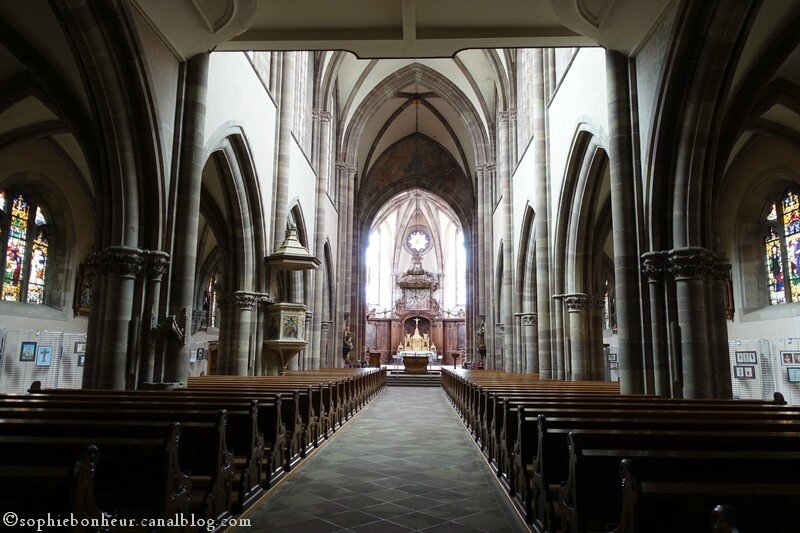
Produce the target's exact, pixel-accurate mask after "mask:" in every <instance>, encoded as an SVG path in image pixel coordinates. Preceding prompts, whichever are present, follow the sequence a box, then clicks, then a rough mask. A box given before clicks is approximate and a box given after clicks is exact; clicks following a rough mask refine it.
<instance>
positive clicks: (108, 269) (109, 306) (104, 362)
mask: <svg viewBox="0 0 800 533" xmlns="http://www.w3.org/2000/svg"><path fill="white" fill-rule="evenodd" d="M99 266H100V269H101V271H102V272H103V273H105V275H106V286H105V291H104V295H103V296H104V300H105V305H104V306H103V316H102V317H101V319H102V320H103V338H102V341H101V343H100V346H99V350H98V354H99V356H100V357H99V360H98V362H99V372H98V373H97V376H98V380H97V388H99V389H124V388H125V382H126V376H125V369H126V367H127V361H128V357H129V356H130V354H129V353H128V352H129V350H128V340H129V339H130V324H131V318H132V312H133V292H134V288H135V285H136V276H137V275H138V274H139V272H140V271H141V270H142V267H143V266H144V259H143V258H142V251H141V250H139V249H138V248H131V247H128V246H112V247H110V248H106V249H105V250H104V251H103V253H102V256H101V257H100V259H99Z"/></svg>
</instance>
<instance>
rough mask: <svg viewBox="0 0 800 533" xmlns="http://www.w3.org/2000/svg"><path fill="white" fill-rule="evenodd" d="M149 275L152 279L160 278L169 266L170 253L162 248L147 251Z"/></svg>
mask: <svg viewBox="0 0 800 533" xmlns="http://www.w3.org/2000/svg"><path fill="white" fill-rule="evenodd" d="M146 257H147V276H148V277H149V278H150V279H154V280H160V279H161V276H163V275H164V272H166V271H167V267H168V266H169V254H168V253H167V252H162V251H160V250H150V251H148V252H146Z"/></svg>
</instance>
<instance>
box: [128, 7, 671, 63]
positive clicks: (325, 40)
mask: <svg viewBox="0 0 800 533" xmlns="http://www.w3.org/2000/svg"><path fill="white" fill-rule="evenodd" d="M134 1H135V3H136V4H137V5H138V6H139V8H140V9H141V10H142V12H143V13H144V14H145V16H146V17H148V18H149V19H150V20H151V21H152V23H153V25H154V26H155V27H157V28H158V29H159V31H160V32H161V33H162V34H163V35H164V36H165V37H166V38H167V40H168V42H170V43H171V44H172V46H173V47H174V48H175V50H176V51H177V52H179V53H180V54H182V55H184V56H185V57H188V56H191V55H194V54H196V53H198V52H201V51H207V50H211V49H218V50H349V51H351V52H353V53H354V54H355V55H357V56H358V57H360V58H399V57H415V58H422V57H452V56H453V55H454V54H455V53H456V52H458V51H459V50H464V49H468V48H514V47H556V46H591V45H597V44H601V45H603V46H607V47H609V48H613V49H618V50H623V51H626V52H631V51H633V50H635V49H636V48H637V47H638V46H639V45H640V44H641V43H642V41H643V40H645V38H646V37H647V36H648V35H649V34H650V31H651V30H652V28H653V27H655V25H656V24H657V23H658V21H659V20H660V19H661V17H662V16H663V15H664V13H665V12H666V11H667V10H668V8H669V7H670V5H672V4H673V3H674V2H675V1H676V0H573V1H569V2H568V1H566V0H502V1H498V0H469V1H468V2H464V1H463V0H436V1H435V2H432V1H428V2H423V1H417V0H347V1H336V2H331V1H326V2H321V1H319V0H294V1H292V2H285V1H282V0H170V1H168V2H165V1H164V0H134Z"/></svg>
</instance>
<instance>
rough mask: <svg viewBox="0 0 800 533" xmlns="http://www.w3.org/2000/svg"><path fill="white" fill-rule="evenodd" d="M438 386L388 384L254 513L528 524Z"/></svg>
mask: <svg viewBox="0 0 800 533" xmlns="http://www.w3.org/2000/svg"><path fill="white" fill-rule="evenodd" d="M493 476H494V474H493V473H492V472H491V471H490V470H489V467H488V466H487V465H486V463H485V461H484V459H483V457H482V456H481V455H480V452H479V451H478V449H477V447H476V446H475V444H474V442H473V441H472V438H471V437H470V436H469V434H468V433H467V431H466V429H465V428H464V425H463V424H462V422H461V420H459V418H458V416H457V415H456V413H455V411H454V410H453V409H452V407H451V406H450V404H449V403H448V401H447V398H446V396H445V393H444V391H443V390H442V389H440V388H429V387H389V388H387V389H385V390H384V391H383V392H381V393H380V394H379V395H378V396H377V397H376V398H375V399H374V400H373V401H371V402H370V403H369V405H368V406H367V407H365V408H364V409H363V411H361V412H360V413H359V414H358V415H357V416H356V417H355V418H354V419H353V420H352V421H351V422H349V423H347V424H346V425H345V426H344V428H342V429H341V430H340V431H338V432H337V433H336V434H335V435H334V437H333V438H332V440H331V441H330V442H328V443H326V444H325V445H324V447H323V448H322V449H320V450H318V451H317V452H316V453H315V454H314V455H313V456H312V457H310V458H309V460H308V461H307V462H306V463H304V464H303V465H302V466H301V467H300V468H298V469H297V471H296V472H293V473H292V474H291V476H290V477H289V478H288V479H286V480H285V481H284V482H283V483H282V484H281V485H279V486H278V487H277V488H276V489H275V492H274V493H273V494H271V495H270V496H269V497H268V498H267V499H266V500H265V501H264V502H262V503H261V504H259V505H258V506H256V508H255V509H254V510H253V512H251V513H249V517H250V518H251V519H252V526H254V527H255V528H256V529H257V530H268V531H292V532H316V531H320V532H324V531H359V532H362V531H363V532H369V531H376V532H381V533H391V532H393V531H420V530H422V531H426V532H432V533H433V532H449V531H454V532H458V531H485V532H489V531H491V532H516V531H528V529H527V528H526V527H525V525H524V523H523V522H522V520H521V519H520V518H519V516H518V515H517V513H516V512H515V511H514V509H513V507H512V505H511V503H510V502H509V501H508V499H507V498H506V496H505V495H504V494H503V493H502V489H501V488H500V486H499V484H498V483H497V480H496V478H493Z"/></svg>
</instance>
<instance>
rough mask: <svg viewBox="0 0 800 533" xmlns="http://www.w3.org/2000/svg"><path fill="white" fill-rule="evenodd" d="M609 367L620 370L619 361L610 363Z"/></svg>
mask: <svg viewBox="0 0 800 533" xmlns="http://www.w3.org/2000/svg"><path fill="white" fill-rule="evenodd" d="M608 369H609V370H618V369H619V366H618V363H609V364H608Z"/></svg>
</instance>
